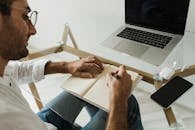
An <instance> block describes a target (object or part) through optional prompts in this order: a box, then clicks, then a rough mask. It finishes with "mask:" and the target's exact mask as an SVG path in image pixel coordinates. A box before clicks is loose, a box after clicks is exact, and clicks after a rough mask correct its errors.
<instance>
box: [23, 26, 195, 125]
mask: <svg viewBox="0 0 195 130" xmlns="http://www.w3.org/2000/svg"><path fill="white" fill-rule="evenodd" d="M68 36H69V37H70V39H71V41H72V43H73V46H74V47H70V46H68V45H67V44H66V43H67V38H68ZM61 51H65V52H68V53H70V54H73V55H76V56H78V57H79V58H84V57H87V56H90V55H94V54H92V53H88V52H85V51H82V50H79V49H78V46H77V44H76V42H75V39H74V37H73V35H72V32H71V30H70V28H69V26H68V24H66V25H65V29H64V32H63V36H62V41H61V44H60V45H59V46H55V47H52V48H49V49H46V50H43V51H40V52H36V53H32V54H30V55H29V56H28V57H27V58H25V59H28V60H29V59H34V58H38V57H41V56H45V55H48V54H51V53H57V52H61ZM95 56H96V57H97V58H99V59H100V60H101V61H102V62H104V63H108V64H112V65H115V66H120V63H118V62H114V61H111V60H109V59H105V58H103V57H100V56H97V55H95ZM126 68H127V69H128V70H131V71H135V72H137V73H139V74H140V75H141V76H143V79H142V80H143V81H146V82H148V83H150V84H154V86H155V88H156V89H159V88H160V87H162V84H164V83H166V82H167V81H163V82H158V81H155V80H154V79H153V75H152V74H150V73H147V72H144V71H142V70H138V69H136V68H133V67H130V66H126ZM193 74H195V65H191V66H190V67H188V68H187V69H185V70H184V71H183V72H181V69H178V70H176V73H175V75H174V76H173V77H175V76H177V75H178V76H181V77H186V76H190V75H193ZM173 77H172V78H173ZM29 87H30V90H31V92H32V94H33V96H34V99H35V101H36V104H37V106H38V108H39V109H41V108H42V107H43V104H42V103H41V99H40V96H39V94H38V91H37V89H36V86H35V84H34V83H30V84H29ZM163 110H164V113H165V116H166V118H167V121H168V124H169V126H170V125H171V124H174V123H177V120H176V118H175V115H174V112H173V111H172V108H171V107H170V108H168V109H163Z"/></svg>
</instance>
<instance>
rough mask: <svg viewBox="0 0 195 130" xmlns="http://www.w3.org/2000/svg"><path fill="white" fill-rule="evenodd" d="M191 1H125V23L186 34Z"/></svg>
mask: <svg viewBox="0 0 195 130" xmlns="http://www.w3.org/2000/svg"><path fill="white" fill-rule="evenodd" d="M188 7H189V0H125V22H126V23H127V24H133V25H137V26H142V27H147V28H153V29H156V30H160V31H165V32H171V33H175V34H184V30H185V24H186V18H187V13H188Z"/></svg>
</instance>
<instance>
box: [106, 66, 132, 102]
mask: <svg viewBox="0 0 195 130" xmlns="http://www.w3.org/2000/svg"><path fill="white" fill-rule="evenodd" d="M107 86H108V87H109V89H110V101H111V102H117V101H118V100H119V102H121V100H124V101H127V99H128V97H129V95H130V93H131V86H132V80H131V76H130V75H129V74H128V73H127V72H126V70H125V67H124V66H120V67H119V69H118V70H117V71H116V72H111V73H109V74H108V75H107Z"/></svg>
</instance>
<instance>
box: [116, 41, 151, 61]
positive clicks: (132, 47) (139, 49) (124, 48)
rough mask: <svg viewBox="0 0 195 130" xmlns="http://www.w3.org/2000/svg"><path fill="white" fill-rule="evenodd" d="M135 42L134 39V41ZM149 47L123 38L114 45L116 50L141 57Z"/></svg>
mask: <svg viewBox="0 0 195 130" xmlns="http://www.w3.org/2000/svg"><path fill="white" fill-rule="evenodd" d="M132 42H133V41H132ZM148 48H149V47H147V46H144V45H140V44H139V43H131V42H129V41H125V40H122V41H121V42H119V43H118V44H117V45H116V46H114V49H115V50H118V51H120V52H123V53H126V54H129V55H132V56H135V57H141V56H142V55H143V54H144V53H145V52H146V51H147V49H148Z"/></svg>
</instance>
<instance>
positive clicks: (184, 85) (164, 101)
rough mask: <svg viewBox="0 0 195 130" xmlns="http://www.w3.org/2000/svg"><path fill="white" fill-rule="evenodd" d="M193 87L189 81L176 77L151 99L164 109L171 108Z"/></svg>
mask: <svg viewBox="0 0 195 130" xmlns="http://www.w3.org/2000/svg"><path fill="white" fill-rule="evenodd" d="M192 86H193V84H192V83H190V82H189V81H187V80H185V79H183V78H181V77H179V76H176V77H174V78H173V79H171V80H170V81H169V82H168V83H166V84H165V85H164V86H162V87H161V88H160V89H158V90H157V91H156V92H155V93H153V94H152V95H151V99H153V100H154V101H155V102H157V103H158V104H159V105H161V106H162V107H163V108H169V106H170V105H171V104H172V103H173V102H174V101H175V100H176V99H178V98H179V97H180V96H181V95H182V94H184V93H185V92H186V91H187V90H188V89H189V88H191V87H192Z"/></svg>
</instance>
